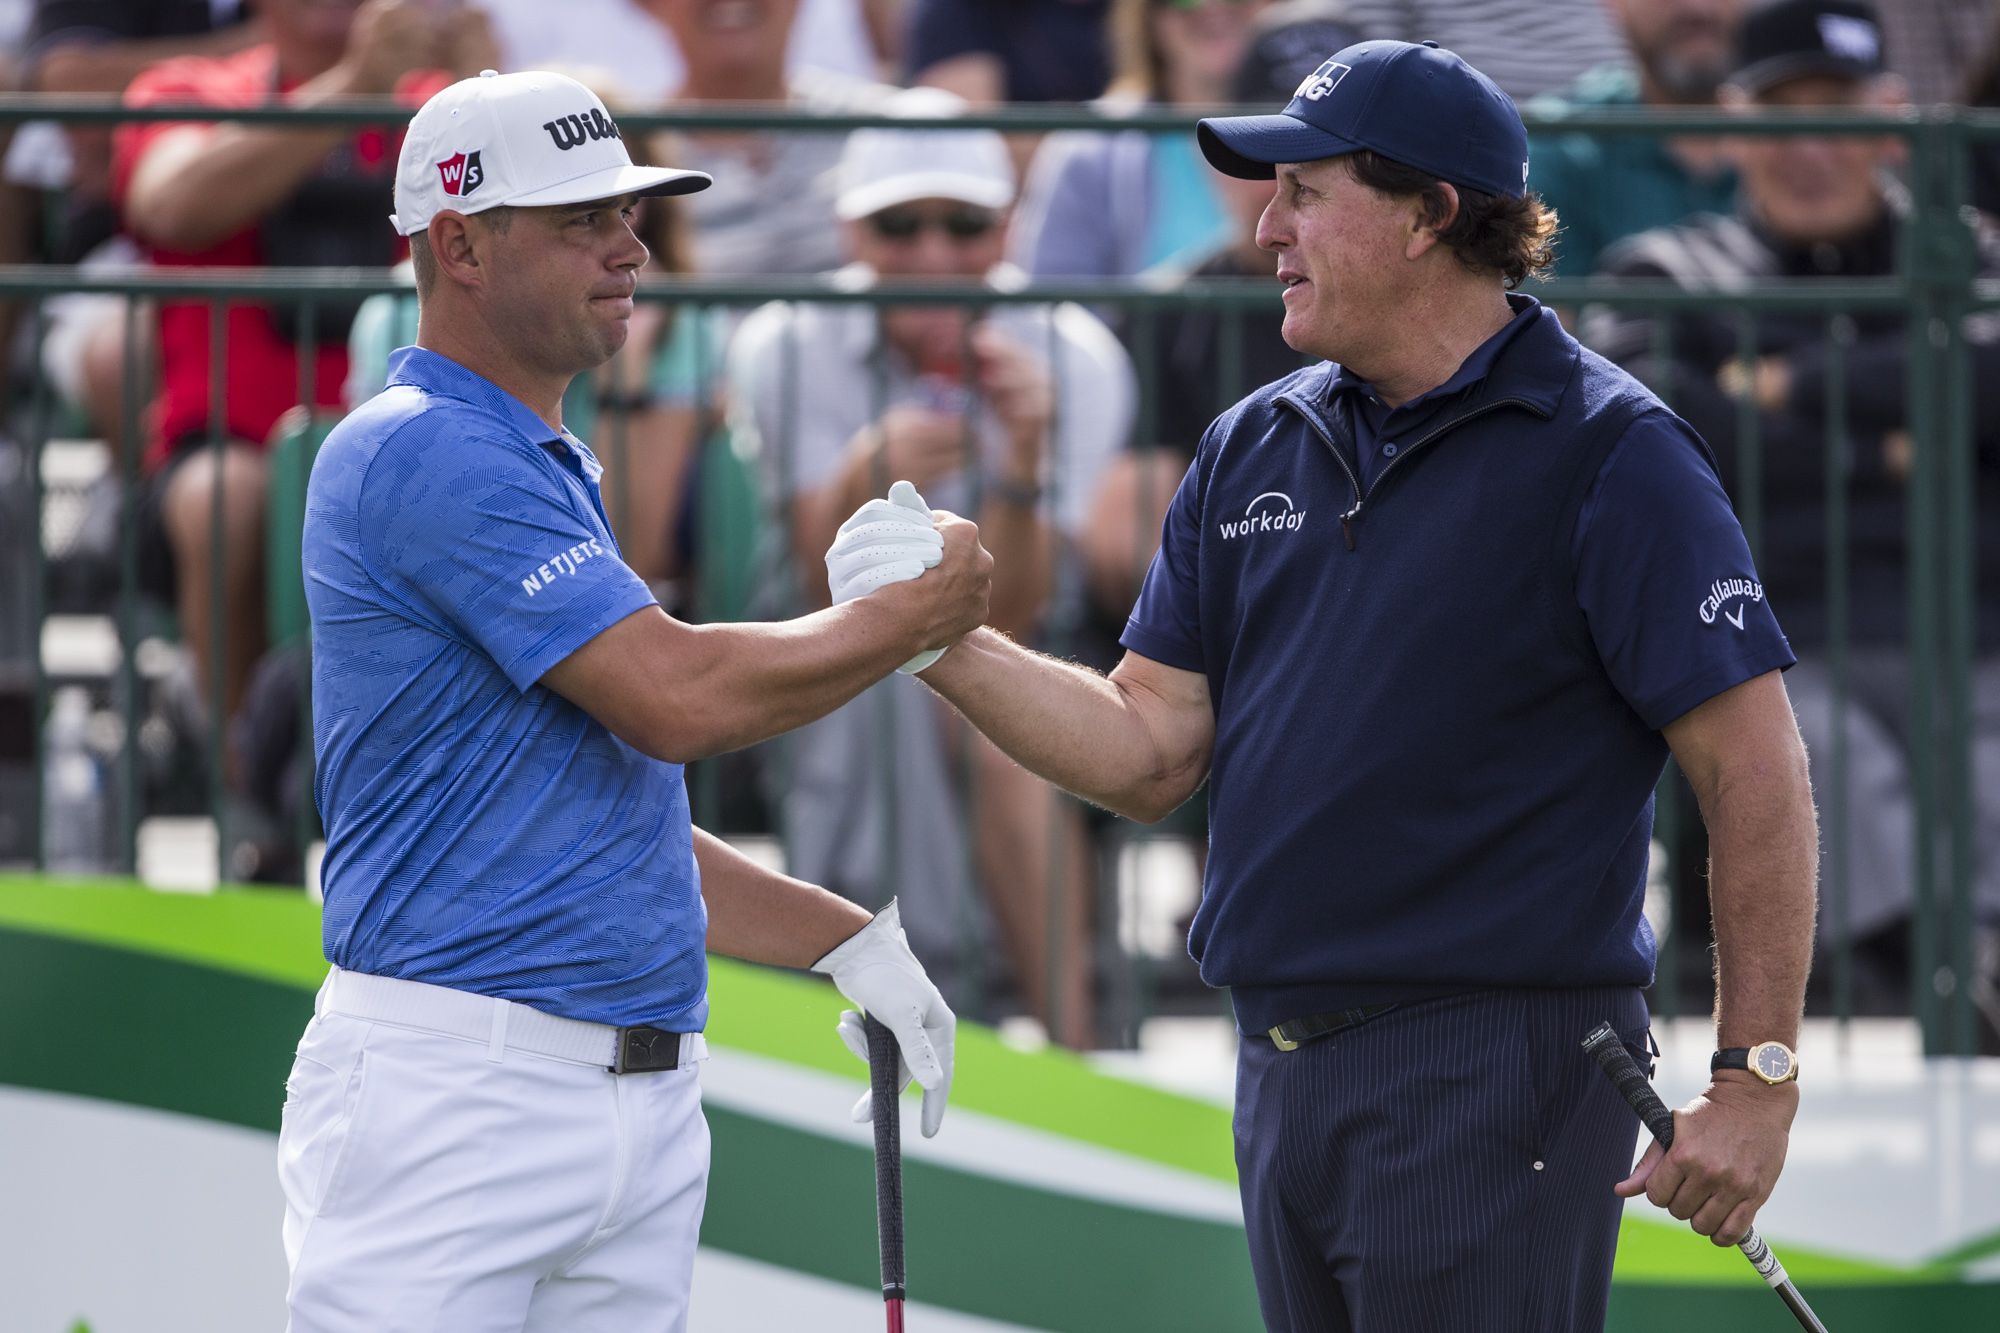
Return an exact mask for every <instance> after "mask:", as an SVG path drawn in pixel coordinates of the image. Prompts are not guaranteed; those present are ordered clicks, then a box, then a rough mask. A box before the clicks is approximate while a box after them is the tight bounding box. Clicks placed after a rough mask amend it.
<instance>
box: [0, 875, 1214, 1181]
mask: <svg viewBox="0 0 2000 1333" xmlns="http://www.w3.org/2000/svg"><path fill="white" fill-rule="evenodd" d="M0 926H15V927H19V928H22V929H28V930H35V931H40V932H44V933H48V934H52V935H60V936H64V937H67V938H73V939H80V940H90V941H95V942H97V943H101V944H109V945H115V946H119V947H122V948H127V949H132V950H135V951H138V952H143V953H147V954H153V955H158V956H163V957H167V958H174V959H180V960H182V961H185V962H190V963H197V964H201V965H205V966H208V967H214V968H219V969H223V970H225V971H230V972H236V973H240V974H243V975H245V976H249V977H256V978H260V979H263V980H266V981H275V982H282V983H289V984H291V985H293V986H298V987H304V988H306V989H309V990H310V989H315V988H317V987H318V985H319V983H320V979H321V978H322V977H324V976H325V975H326V963H325V960H324V957H323V955H322V953H321V951H320V927H319V909H318V907H317V906H316V905H315V904H314V903H312V902H311V901H310V900H308V899H306V898H305V897H304V896H303V895H301V894H299V893H297V892H294V891H291V890H274V889H232V890H224V891H222V892H219V893H215V894H206V895H200V896H188V895H183V894H168V893H156V892H153V891H151V890H148V889H145V888H142V887H140V886H138V885H136V884H134V883H132V882H130V881H118V880H93V881H50V880H43V879H38V878H35V877H31V876H23V875H0ZM709 998H710V1019H709V1025H708V1035H709V1037H710V1039H711V1040H713V1041H714V1042H716V1043H717V1044H718V1045H723V1046H730V1047H733V1048H735V1049H737V1050H741V1051H749V1052H751V1053H753V1054H757V1055H764V1056H769V1057H770V1058H772V1059H776V1060H783V1061H785V1062H786V1063H788V1064H794V1065H798V1066H800V1067H802V1068H807V1069H820V1070H824V1071H827V1072H830V1073H835V1074H839V1075H841V1076H843V1077H847V1076H851V1075H852V1074H853V1073H854V1070H855V1065H854V1060H853V1057H852V1056H851V1055H849V1054H848V1052H847V1049H846V1048H845V1047H844V1046H842V1045H841V1044H840V1043H839V1041H838V1040H837V1039H835V1038H834V1036H833V1026H834V1023H835V1022H836V1021H838V1019H839V1016H840V1011H841V1009H842V1008H844V1007H846V1003H845V1001H843V1000H842V999H841V997H840V995H839V993H838V992H836V991H835V990H834V989H833V988H832V987H831V986H830V985H828V984H827V983H826V982H824V981H821V980H818V979H815V978H807V977H804V976H800V975H797V974H793V973H784V972H778V971H773V970H771V969H767V968H760V967H753V966H749V965H746V964H743V963H738V962H734V961H732V960H730V959H716V958H711V960H710V971H709ZM293 1039H294V1040H296V1034H295V1035H294V1038H293ZM289 1048H290V1043H289V1042H288V1043H287V1049H289ZM952 1105H954V1106H962V1107H966V1108H968V1109H971V1110H975V1111H981V1112H984V1113H986V1114H988V1115H992V1116H996V1117H998V1118H1000V1119H1004V1120H1009V1121H1012V1122H1013V1123H1015V1124H1018V1125H1025V1126H1028V1127H1030V1128H1034V1129H1041V1130H1046V1131H1048V1132H1050V1133H1054V1134H1060V1135H1062V1136H1064V1137H1065V1138H1069V1139H1074V1140H1076V1141H1077V1142H1080V1143H1089V1144H1095V1145H1097V1146H1100V1147H1104V1148H1109V1149H1111V1150H1113V1151H1115V1152H1119V1153H1123V1154H1125V1155H1127V1156H1130V1157H1137V1158H1141V1159H1144V1160H1147V1161H1151V1162H1157V1163H1159V1164H1161V1165H1164V1166H1171V1167H1175V1168H1177V1169H1179V1170H1182V1171H1190V1172H1193V1173H1195V1174H1197V1175H1201V1176H1206V1177H1208V1178H1210V1179H1213V1180H1221V1181H1226V1182H1229V1183H1231V1184H1234V1183H1235V1180H1236V1165H1235V1161H1234V1158H1233V1155H1232V1149H1231V1147H1230V1137H1229V1112H1228V1111H1226V1110H1224V1109H1222V1108H1220V1107H1217V1106H1212V1105H1209V1104H1207V1103H1205V1102H1199V1101H1196V1100H1194V1099H1192V1098H1188V1097H1180V1096H1176V1095H1174V1094H1173V1093H1169V1092H1163V1091H1159V1090H1156V1089H1153V1088H1146V1087H1141V1086H1138V1085H1136V1084H1131V1083H1125V1082H1123V1081H1120V1080H1117V1079H1112V1078H1107V1077H1105V1076H1104V1075H1102V1074H1099V1073H1097V1072H1096V1071H1094V1070H1092V1069H1091V1068H1090V1067H1089V1065H1087V1064H1086V1063H1085V1062H1084V1061H1082V1060H1081V1059H1079V1058H1077V1057H1076V1056H1073V1055H1071V1054H1069V1053H1068V1052H1065V1051H1038V1052H1034V1053H1027V1052H1022V1051H1017V1050H1015V1049H1013V1048H1012V1047H1010V1046H1007V1045H1005V1044H1004V1043H1002V1042H1001V1041H1000V1040H999V1039H998V1037H996V1036H995V1035H994V1034H993V1032H992V1031H991V1030H990V1029H985V1028H978V1027H974V1026H972V1025H970V1024H967V1025H965V1026H962V1027H961V1028H960V1029H959V1033H958V1075H957V1078H956V1080H955V1081H954V1083H953V1085H952Z"/></svg>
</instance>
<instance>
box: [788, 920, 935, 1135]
mask: <svg viewBox="0 0 2000 1333" xmlns="http://www.w3.org/2000/svg"><path fill="white" fill-rule="evenodd" d="M812 970H813V971H815V972H823V973H825V974H826V975H827V976H830V977H832V978H833V984H834V985H835V986H836V987H838V988H839V990H840V993H841V994H842V995H845V996H846V997H847V998H848V999H850V1000H852V1001H854V1002H855V1003H856V1004H858V1005H860V1006H861V1008H862V1009H863V1010H864V1011H865V1012H867V1013H869V1014H871V1015H873V1016H874V1018H875V1020H876V1021H877V1022H879V1023H881V1024H882V1025H883V1026H884V1027H886V1028H888V1029H889V1031H890V1032H891V1033H893V1034H895V1038H896V1048H897V1051H898V1053H899V1054H900V1056H901V1059H900V1060H899V1061H898V1062H897V1063H898V1065H899V1069H898V1072H897V1078H896V1091H898V1092H901V1091H902V1090H903V1089H904V1088H907V1087H909V1086H910V1079H911V1078H912V1077H915V1079H916V1080H917V1082H918V1083H920V1084H922V1085H923V1089H924V1121H923V1124H924V1137H925V1138H927V1139H928V1138H931V1137H934V1136H935V1135H936V1134H937V1132H938V1126H939V1125H940V1124H942V1123H943V1122H944V1104H945V1099H946V1098H948V1097H949V1096H951V1049H952V1039H953V1034H954V1033H955V1032H956V1031H957V1029H958V1019H957V1017H956V1016H954V1015H953V1013H952V1012H951V1006H949V1005H947V1004H946V1003H945V1002H944V996H942V995H940V994H938V989H937V987H936V986H933V985H932V984H931V979H930V977H928V976H926V975H925V973H924V965H923V964H922V963H920V962H918V961H917V956H916V955H915V954H913V953H911V952H910V942H909V941H908V940H907V939H905V938H904V937H903V922H902V917H901V915H900V913H899V912H898V911H897V908H896V903H895V901H894V900H893V899H892V900H891V901H890V903H889V905H888V906H887V907H885V908H883V909H882V910H881V911H880V912H877V913H876V914H875V919H874V920H873V921H870V922H869V923H868V924H867V925H865V926H863V927H862V928H861V929H860V930H857V931H855V932H854V933H853V934H852V935H850V936H848V937H847V939H846V940H845V941H843V942H842V943H840V944H839V945H837V946H835V947H834V949H833V951H832V952H831V953H829V954H827V956H826V957H824V958H822V959H820V960H819V961H818V962H817V963H814V964H813V965H812ZM838 1031H839V1033H840V1039H841V1041H843V1042H845V1043H846V1044H847V1049H848V1050H850V1051H853V1052H854V1053H855V1054H856V1055H857V1056H859V1057H860V1058H861V1062H862V1063H863V1064H866V1063H868V1033H867V1029H866V1028H864V1027H863V1026H862V1022H861V1015H860V1014H857V1013H855V1012H854V1011H853V1010H852V1009H850V1010H848V1011H847V1012H846V1013H844V1014H842V1015H841V1016H840V1026H839V1028H838ZM874 1096H875V1094H874V1092H873V1090H872V1089H871V1090H870V1091H868V1092H864V1093H862V1094H861V1100H860V1101H858V1102H856V1103H855V1104H854V1119H855V1122H856V1123H857V1124H866V1123H867V1122H868V1121H870V1120H873V1119H874V1118H875V1107H874Z"/></svg>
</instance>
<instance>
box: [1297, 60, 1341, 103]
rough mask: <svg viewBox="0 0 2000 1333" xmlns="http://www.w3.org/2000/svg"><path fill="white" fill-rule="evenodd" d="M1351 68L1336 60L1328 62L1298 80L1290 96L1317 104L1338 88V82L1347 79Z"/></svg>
mask: <svg viewBox="0 0 2000 1333" xmlns="http://www.w3.org/2000/svg"><path fill="white" fill-rule="evenodd" d="M1351 68H1352V66H1349V65H1343V64H1341V63H1340V62H1339V61H1338V60H1329V61H1327V62H1326V63H1325V64H1324V65H1321V66H1320V67H1319V68H1318V69H1316V70H1314V71H1313V72H1312V73H1310V74H1308V75H1306V76H1305V78H1304V79H1302V80H1300V82H1299V86H1298V88H1297V89H1296V90H1295V91H1294V92H1293V93H1292V96H1294V97H1303V98H1305V99H1306V100H1307V101H1308V102H1317V101H1319V100H1320V99H1321V98H1322V97H1325V96H1326V95H1327V94H1328V93H1330V92H1332V91H1333V90H1334V89H1335V88H1338V87H1339V86H1340V81H1341V80H1342V79H1344V78H1346V77H1347V73H1348V70H1349V69H1351Z"/></svg>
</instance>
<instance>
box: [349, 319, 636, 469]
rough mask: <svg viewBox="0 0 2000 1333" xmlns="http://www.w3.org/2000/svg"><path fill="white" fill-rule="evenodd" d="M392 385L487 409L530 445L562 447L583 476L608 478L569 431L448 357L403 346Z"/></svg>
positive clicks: (392, 360)
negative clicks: (551, 425) (558, 428)
mask: <svg viewBox="0 0 2000 1333" xmlns="http://www.w3.org/2000/svg"><path fill="white" fill-rule="evenodd" d="M389 383H391V384H407V385H410V386H411V387H412V388H417V389H422V390H423V391H424V392H425V393H431V394H439V395H442V396H443V397H446V398H456V399H458V400H459V401H461V402H465V403H470V404H471V405H472V406H474V407H480V408H484V409H486V410H487V411H489V412H491V413H493V414H494V415H495V416H497V417H499V418H500V419H501V420H502V421H504V422H505V423H506V424H507V426H508V428H509V429H511V430H512V431H513V432H514V434H515V435H517V436H519V437H520V439H521V440H522V441H523V442H524V443H527V444H532V445H535V446H536V447H538V448H539V447H541V446H544V445H551V444H560V445H562V446H563V447H564V448H565V449H567V450H569V452H570V453H571V454H572V455H573V456H574V457H575V458H576V461H577V464H578V466H580V467H581V468H582V469H583V475H584V476H586V477H588V478H589V479H590V480H591V481H593V482H595V481H596V480H598V478H600V477H602V476H603V475H604V465H603V464H601V463H599V462H598V461H597V455H595V454H593V453H591V452H590V448H589V446H587V445H585V444H584V442H583V441H582V440H579V439H577V438H576V436H574V435H572V434H570V433H569V432H568V431H567V430H551V429H550V427H549V423H548V422H546V421H544V420H542V419H541V418H540V417H539V416H536V415H535V413H534V411H533V409H531V408H530V407H529V406H528V405H527V404H526V403H524V402H522V401H521V400H520V399H518V398H516V397H515V396H514V395H513V394H511V393H508V392H507V391H506V390H505V389H503V388H501V387H500V386H499V385H497V384H495V383H494V382H493V381H492V380H489V379H487V378H486V377H485V376H484V375H481V374H479V373H478V372H476V371H472V370H467V369H466V368H465V367H464V366H461V365H460V364H458V362H456V361H454V360H452V359H451V358H450V357H448V356H442V355H440V354H438V353H436V352H433V351H431V350H430V349H429V348H428V347H399V348H397V349H396V350H395V351H393V352H391V353H390V354H389Z"/></svg>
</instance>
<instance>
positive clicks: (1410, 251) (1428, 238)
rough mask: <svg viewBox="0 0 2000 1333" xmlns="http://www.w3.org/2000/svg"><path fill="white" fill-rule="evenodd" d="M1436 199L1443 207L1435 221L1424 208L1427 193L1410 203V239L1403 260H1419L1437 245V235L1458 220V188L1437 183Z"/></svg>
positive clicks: (1448, 184) (1427, 196)
mask: <svg viewBox="0 0 2000 1333" xmlns="http://www.w3.org/2000/svg"><path fill="white" fill-rule="evenodd" d="M1436 188H1437V197H1438V200H1439V202H1440V203H1441V204H1442V205H1443V207H1442V208H1441V209H1440V210H1439V213H1438V215H1437V217H1436V218H1435V220H1433V218H1432V217H1431V214H1430V211H1429V209H1427V208H1426V207H1425V201H1426V199H1427V198H1429V195H1428V193H1426V194H1419V195H1417V196H1416V197H1415V198H1413V199H1412V200H1411V201H1410V239H1409V242H1408V243H1407V244H1406V245H1405V246H1404V247H1403V258H1405V259H1421V258H1423V256H1424V254H1425V253H1426V252H1427V251H1429V250H1430V249H1431V247H1432V246H1435V245H1436V244H1437V243H1438V233H1439V232H1441V231H1443V230H1445V229H1446V228H1447V227H1449V226H1451V224H1452V223H1453V222H1455V221H1457V219H1458V207H1459V199H1458V187H1457V186H1455V185H1453V184H1452V183H1451V182H1449V181H1439V182H1438V183H1437V187H1436Z"/></svg>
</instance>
